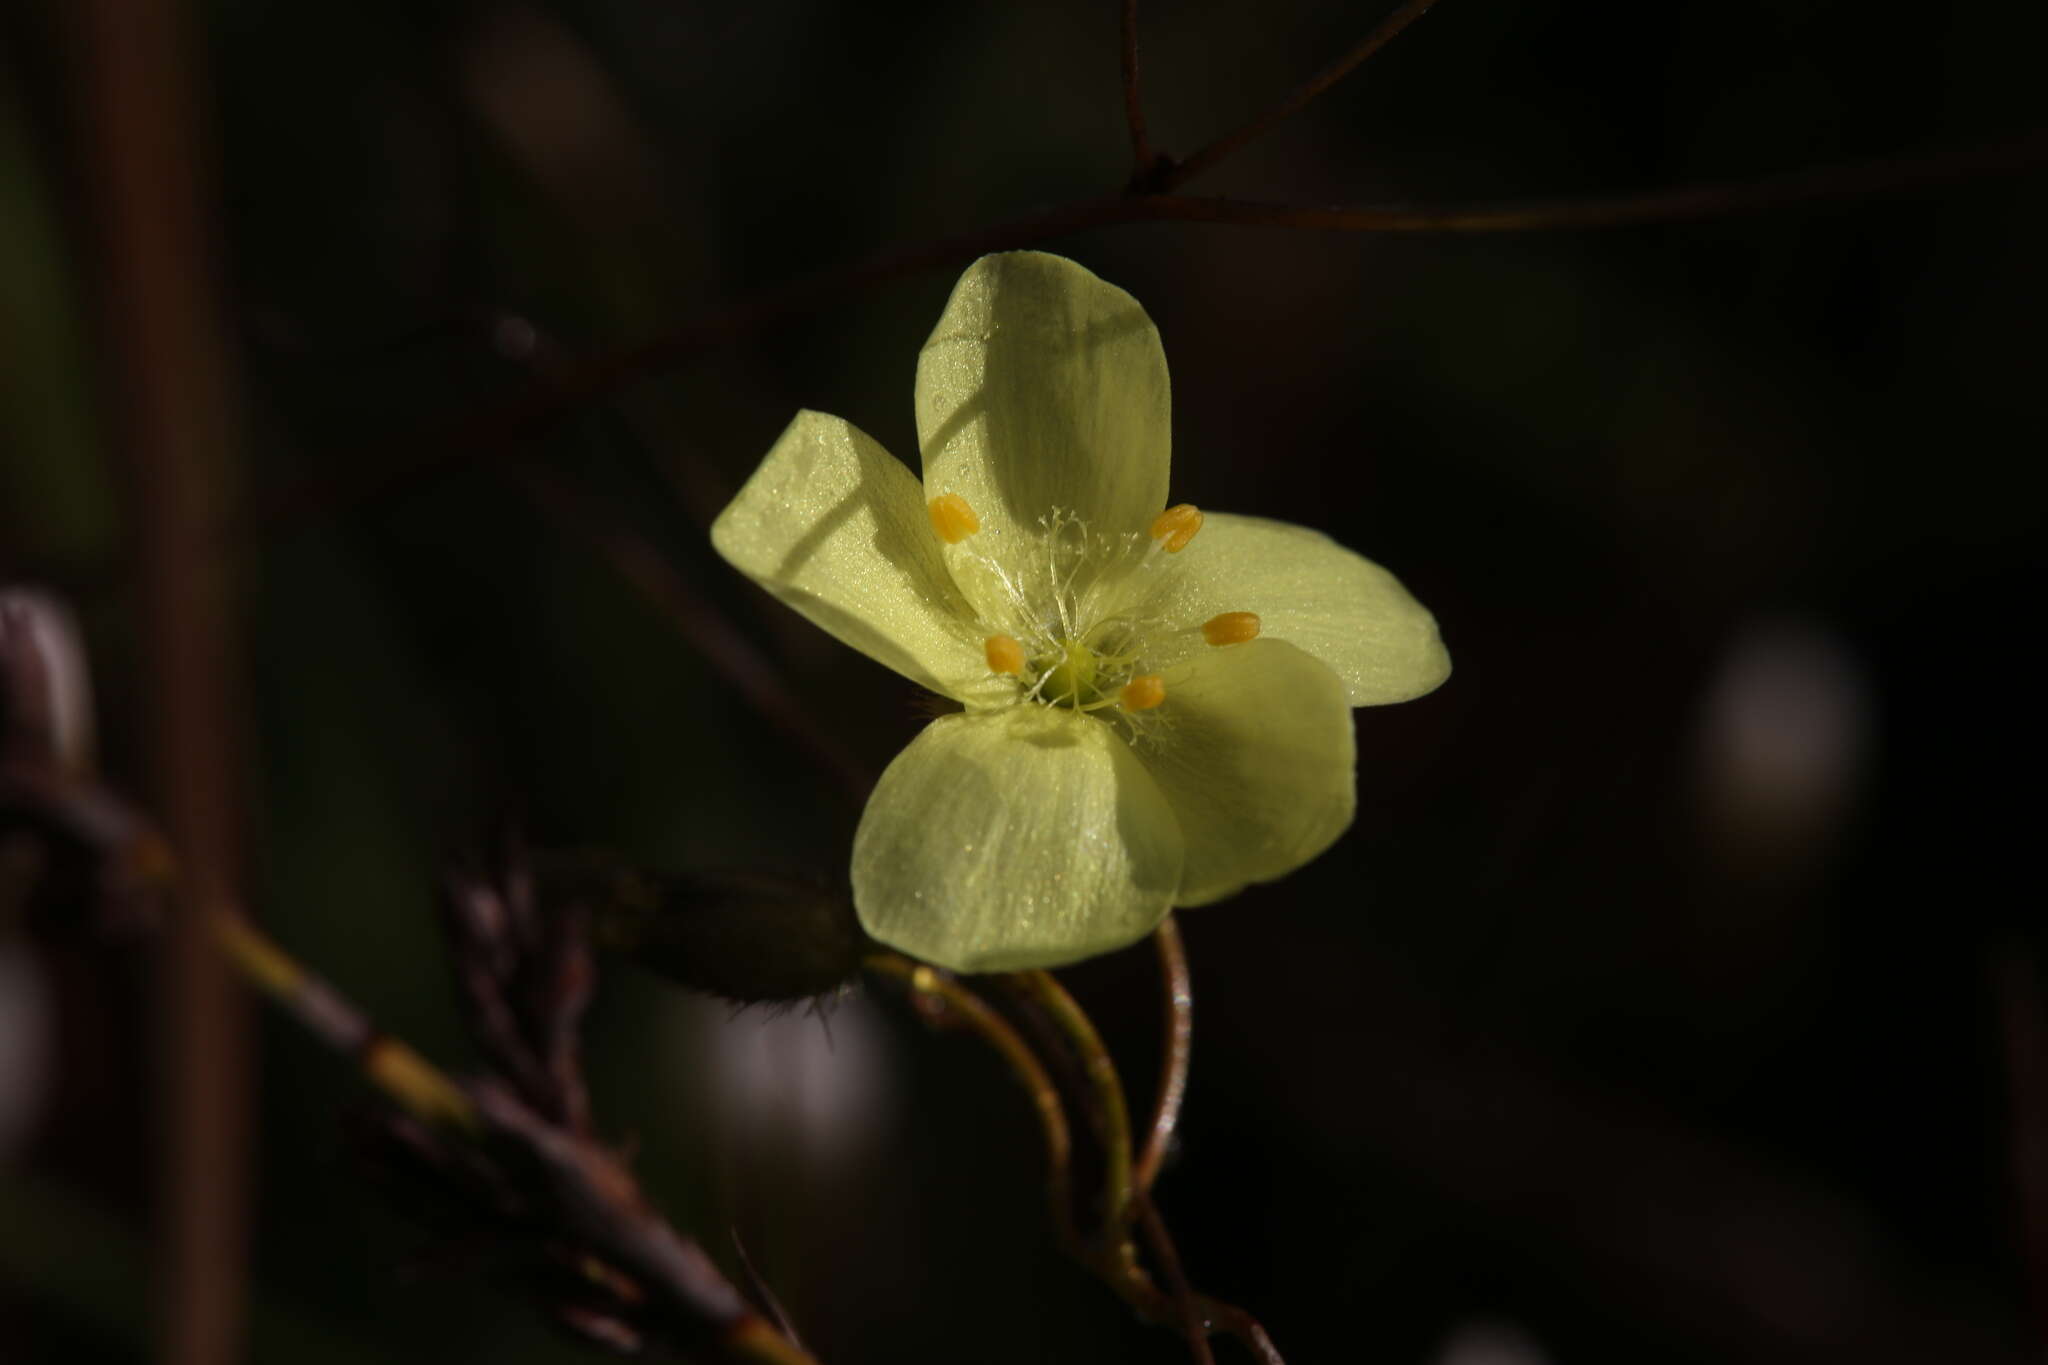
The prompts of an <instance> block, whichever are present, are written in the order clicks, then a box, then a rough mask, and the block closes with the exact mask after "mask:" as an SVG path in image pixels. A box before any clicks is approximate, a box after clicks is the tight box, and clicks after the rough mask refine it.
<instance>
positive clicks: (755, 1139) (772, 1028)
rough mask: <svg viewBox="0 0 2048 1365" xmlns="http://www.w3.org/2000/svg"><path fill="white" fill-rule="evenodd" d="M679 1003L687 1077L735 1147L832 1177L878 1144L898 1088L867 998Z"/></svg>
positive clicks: (688, 998)
mask: <svg viewBox="0 0 2048 1365" xmlns="http://www.w3.org/2000/svg"><path fill="white" fill-rule="evenodd" d="M677 999H678V1004H677V1006H676V1008H677V1009H678V1010H679V1011H680V1012H682V1013H683V1014H684V1015H685V1016H686V1018H685V1019H684V1020H683V1021H682V1022H683V1025H684V1026H683V1027H682V1028H681V1029H679V1030H678V1032H679V1034H680V1035H681V1036H682V1037H683V1038H685V1039H687V1040H688V1042H687V1043H686V1049H687V1051H688V1052H689V1054H690V1056H689V1062H688V1065H689V1066H690V1074H692V1075H694V1076H696V1077H697V1078H698V1080H699V1082H700V1085H701V1086H702V1089H703V1090H704V1091H708V1092H709V1093H708V1094H703V1095H702V1102H703V1103H704V1105H705V1107H706V1108H707V1109H708V1111H709V1113H710V1115H711V1117H712V1121H713V1123H714V1124H715V1125H716V1126H717V1128H718V1129H719V1130H720V1133H721V1135H722V1136H723V1137H724V1138H726V1139H727V1140H728V1141H729V1142H730V1143H732V1144H734V1147H733V1149H734V1150H736V1151H742V1152H744V1151H748V1150H755V1151H763V1152H772V1153H775V1154H776V1155H777V1156H779V1157H784V1158H787V1159H792V1160H795V1161H798V1162H800V1163H801V1164H802V1165H803V1166H804V1167H806V1168H808V1170H809V1172H810V1173H812V1174H815V1175H817V1176H821V1177H824V1178H828V1179H829V1178H830V1177H832V1176H833V1175H836V1174H838V1173H839V1172H840V1171H842V1170H844V1169H848V1168H851V1167H857V1166H858V1165H859V1164H860V1163H861V1162H862V1161H863V1159H864V1158H866V1157H867V1156H869V1155H870V1154H872V1153H873V1152H874V1151H875V1150H876V1149H877V1148H878V1147H879V1146H880V1145H881V1143H882V1141H883V1140H884V1139H885V1137H886V1136H887V1133H888V1129H889V1126H890V1124H891V1122H892V1119H893V1116H894V1114H895V1112H896V1093H897V1088H898V1086H897V1074H896V1065H895V1060H894V1057H893V1055H892V1052H891V1043H890V1041H889V1035H888V1034H887V1032H886V1031H885V1030H884V1029H883V1028H882V1026H881V1021H880V1018H879V1016H878V1015H877V1013H876V1011H875V1006H874V1004H873V1002H871V1001H869V1000H868V999H866V998H865V997H863V996H857V995H856V996H847V997H845V998H844V999H841V1000H837V1001H834V1002H831V1003H829V1004H827V1005H824V1006H822V1007H821V1011H813V1010H811V1009H808V1008H802V1007H800V1008H797V1009H791V1010H784V1011H780V1012H771V1011H768V1010H765V1009H762V1008H760V1007H758V1006H757V1007H754V1008H751V1009H747V1010H743V1011H740V1012H739V1013H737V1014H735V1013H734V1011H733V1007H732V1006H731V1005H729V1004H726V1003H724V1002H721V1001H717V1000H712V999H709V998H707V997H703V996H696V995H679V996H678V997H677Z"/></svg>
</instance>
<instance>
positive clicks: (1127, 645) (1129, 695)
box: [928, 493, 1259, 725]
mask: <svg viewBox="0 0 2048 1365" xmlns="http://www.w3.org/2000/svg"><path fill="white" fill-rule="evenodd" d="M928 510H929V512H930V514H931V523H932V531H933V533H934V534H935V535H937V536H938V538H939V539H940V540H941V541H942V542H943V543H944V544H945V545H946V546H947V547H948V548H949V550H951V551H952V552H953V554H952V556H951V557H950V562H951V563H952V564H953V567H954V572H955V574H956V576H957V575H959V574H961V573H962V572H963V571H964V572H966V573H967V574H968V575H969V576H970V577H969V581H971V582H973V583H975V584H977V585H978V586H979V588H980V591H978V592H975V593H973V594H971V595H972V596H973V597H974V599H975V600H976V602H977V607H978V615H979V616H980V619H981V624H982V627H983V629H988V628H989V627H991V626H994V627H998V628H999V629H998V630H997V631H996V633H994V634H991V635H988V636H987V637H985V638H984V639H983V641H982V652H983V655H984V656H985V657H986V659H987V661H988V667H989V672H990V673H993V674H997V675H1004V676H1008V677H1010V678H1014V679H1015V680H1016V687H1017V692H1016V695H1017V698H1018V699H1019V700H1021V701H1034V702H1037V703H1039V704H1040V705H1042V706H1064V707H1067V708H1069V709H1070V710H1074V711H1101V710H1105V709H1107V708H1110V707H1115V708H1117V711H1116V714H1119V715H1124V716H1130V715H1131V713H1135V712H1140V711H1149V710H1152V709H1153V708H1155V707H1157V706H1160V705H1161V704H1163V703H1164V702H1165V701H1166V683H1165V680H1164V679H1162V678H1161V677H1160V676H1159V674H1157V673H1151V672H1144V671H1141V670H1143V669H1144V666H1145V662H1146V656H1147V655H1148V654H1150V653H1153V652H1154V651H1153V649H1152V648H1151V646H1152V645H1154V644H1156V643H1158V642H1159V641H1160V640H1162V639H1163V638H1164V636H1165V635H1166V634H1168V633H1171V628H1170V627H1169V626H1168V625H1167V623H1166V622H1164V621H1162V620H1160V619H1158V618H1157V617H1156V616H1154V615H1153V614H1152V608H1151V606H1150V605H1149V604H1150V603H1152V602H1153V601H1156V600H1157V598H1156V590H1157V587H1158V583H1157V581H1154V582H1153V583H1152V584H1151V585H1150V586H1149V587H1148V586H1147V584H1146V581H1145V580H1147V579H1148V578H1150V577H1151V575H1153V574H1154V573H1156V572H1160V571H1162V570H1164V569H1165V567H1166V565H1165V563H1164V559H1165V557H1166V556H1170V555H1177V554H1179V553H1180V551H1182V550H1183V549H1185V548H1187V545H1188V543H1189V542H1190V541H1192V540H1193V539H1194V538H1195V534H1196V533H1197V532H1198V531H1200V530H1201V528H1202V514H1201V512H1200V511H1199V510H1198V509H1197V508H1195V507H1194V506H1192V505H1191V504H1188V503H1181V504H1179V505H1178V506H1174V507H1169V508H1167V509H1166V510H1165V511H1164V512H1161V513H1160V514H1159V515H1158V517H1156V518H1155V519H1154V520H1153V522H1152V524H1151V526H1150V527H1148V528H1147V530H1146V533H1145V534H1144V535H1136V534H1132V535H1124V536H1103V535H1098V534H1096V533H1095V532H1093V531H1091V530H1090V529H1089V527H1088V525H1087V523H1085V522H1084V521H1082V520H1081V519H1080V518H1079V517H1076V516H1074V515H1073V514H1072V513H1070V512H1066V511H1062V510H1059V509H1054V511H1053V512H1052V513H1051V514H1050V515H1049V516H1047V517H1045V518H1043V519H1041V520H1040V522H1039V529H1038V532H1037V534H1036V535H1031V536H1027V537H1026V538H1025V539H1024V540H1023V541H1022V542H1021V543H1019V544H1016V545H1013V546H1011V547H1008V548H1009V551H1010V552H1009V553H1008V554H1004V555H1000V556H999V555H997V554H994V553H991V552H990V550H992V549H993V548H994V547H989V548H988V549H984V548H983V547H982V546H981V545H979V544H975V543H973V542H977V541H979V540H980V539H981V538H982V534H983V533H982V530H981V519H980V517H979V516H977V515H976V513H975V511H974V509H973V508H972V507H971V506H970V505H969V504H968V502H967V500H966V499H965V498H963V497H961V496H960V495H959V494H957V493H945V494H941V495H940V496H938V497H936V498H934V499H932V500H931V502H930V504H929V507H928ZM1195 629H1196V627H1193V626H1189V627H1187V628H1186V632H1185V633H1190V634H1191V633H1193V631H1194V630H1195ZM1199 629H1200V631H1201V634H1202V638H1203V639H1204V640H1205V641H1206V642H1207V643H1208V644H1210V645H1212V646H1225V645H1233V644H1242V643H1243V642H1245V641H1247V640H1250V639H1253V638H1254V637H1256V636H1257V635H1258V633H1259V618H1258V617H1257V616H1256V615H1254V614H1253V613H1251V612H1248V611H1236V612H1224V613H1223V614H1222V615H1219V616H1216V617H1213V618H1211V619H1210V620H1209V621H1207V622H1205V623H1204V624H1203V625H1202V626H1200V627H1199ZM1132 723H1133V724H1134V725H1135V724H1136V721H1135V719H1134V720H1133V721H1132Z"/></svg>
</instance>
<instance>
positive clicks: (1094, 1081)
mask: <svg viewBox="0 0 2048 1365" xmlns="http://www.w3.org/2000/svg"><path fill="white" fill-rule="evenodd" d="M1003 980H1004V981H1005V982H1007V983H1009V984H1010V986H1012V987H1013V988H1014V989H1015V990H1016V991H1017V992H1018V993H1019V994H1021V995H1023V996H1024V997H1025V998H1026V999H1028V1000H1030V1001H1032V1002H1033V1003H1034V1004H1036V1005H1037V1006H1038V1007H1039V1008H1040V1009H1042V1010H1044V1011H1045V1013H1046V1017H1047V1018H1049V1019H1050V1020H1051V1021H1052V1023H1053V1025H1054V1026H1055V1027H1056V1028H1058V1029H1059V1031H1060V1032H1061V1033H1063V1034H1064V1035H1066V1039H1067V1042H1068V1043H1069V1044H1070V1045H1071V1046H1072V1047H1073V1049H1074V1053H1075V1055H1076V1056H1077V1057H1079V1058H1080V1060H1081V1065H1082V1067H1083V1068H1084V1069H1085V1071H1086V1073H1087V1077H1088V1084H1089V1087H1090V1088H1091V1089H1092V1090H1093V1092H1094V1098H1095V1103H1094V1104H1093V1105H1092V1106H1091V1107H1090V1108H1091V1117H1092V1119H1093V1121H1094V1124H1095V1129H1096V1136H1097V1138H1099V1139H1100V1140H1101V1142H1102V1164H1103V1174H1102V1224H1103V1234H1104V1237H1105V1239H1107V1240H1118V1239H1121V1237H1122V1231H1123V1229H1124V1228H1125V1227H1126V1226H1128V1224H1129V1221H1130V1216H1131V1115H1130V1107H1129V1105H1128V1104H1127V1103H1126V1101H1125V1099H1124V1084H1123V1080H1122V1079H1121V1078H1120V1077H1119V1076H1118V1075H1117V1074H1116V1063H1115V1062H1114V1061H1112V1060H1111V1059H1110V1055H1109V1049H1108V1048H1107V1047H1105V1046H1104V1045H1103V1042H1102V1035H1101V1034H1100V1033H1099V1032H1097V1031H1096V1028H1095V1021H1094V1020H1092V1019H1090V1018H1089V1017H1088V1012H1087V1011H1086V1010H1084V1009H1082V1008H1081V1003H1080V1002H1079V1001H1078V1000H1076V999H1074V997H1073V996H1072V995H1070V994H1069V993H1068V992H1067V988H1066V987H1065V986H1062V985H1061V984H1060V983H1059V980H1058V979H1057V978H1056V977H1054V976H1053V974H1052V973H1051V972H1047V971H1043V970H1033V971H1028V972H1011V973H1008V974H1007V975H1005V976H1004V977H1003Z"/></svg>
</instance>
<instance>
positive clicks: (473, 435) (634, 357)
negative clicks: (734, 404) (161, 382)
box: [240, 131, 2048, 534]
mask: <svg viewBox="0 0 2048 1365" xmlns="http://www.w3.org/2000/svg"><path fill="white" fill-rule="evenodd" d="M2043 165H2048V131H2044V132H2039V133H2033V134H2029V135H2027V136H2024V137H2021V138H2018V139H2014V140H2011V141H2008V142H2003V143H1999V144H1995V145H1993V146H1989V147H1982V148H1973V149H1969V150H1965V151H1962V152H1955V153H1945V154H1937V155H1932V156H1927V157H1916V158H1907V159H1895V160H1887V161H1868V162H1858V163H1853V164H1850V165H1845V166H1837V167H1827V168H1823V169H1820V170H1815V171H1809V172H1804V173H1800V174H1794V175H1786V176H1777V177H1773V178H1770V179H1767V180H1760V181H1745V182H1727V183H1721V184H1714V185H1704V186H1693V187H1687V188H1680V189H1674V190H1660V191H1652V192H1649V193H1646V194H1637V195H1621V196H1605V197H1601V198H1596V199H1586V200H1550V201H1534V202H1530V203H1523V204H1504V205H1492V206H1478V207H1450V208H1428V207H1406V206H1404V207H1398V208H1392V207H1389V208H1324V207H1315V206H1297V205H1287V204H1263V203H1250V202H1246V201H1242V200H1231V199H1206V198H1194V197H1188V196H1181V195H1172V194H1149V195H1128V194H1113V195H1105V196H1102V197H1100V198H1093V199H1080V200H1076V201H1074V202H1072V203H1069V204H1063V205H1060V206H1059V207H1056V208H1053V209H1048V210H1046V211H1044V212H1040V213H1034V214H1029V215H1026V216H1024V217H1021V218H1014V219H1010V220H1008V221H1006V222H1002V223H997V224H994V225H991V226H988V227H984V228H979V229H976V230H974V231H972V232H965V233H960V234H957V235H954V236H949V237H943V238H939V239H937V240H935V241H931V242H925V243H919V244H915V245H911V246H903V247H896V248H892V249H890V250H888V251H885V252H882V253H880V254H878V255H875V256H871V257H868V258H867V259H865V260H862V261H857V262H854V263H852V264H849V265H845V266H841V267H836V268H833V269H828V270H822V271H818V272H816V273H814V274H810V275H806V276H803V277H801V278H798V279H796V280H792V281H789V282H788V283H785V284H781V285H777V286H774V287H772V288H770V289H767V290H764V291H763V292H761V293H758V294H755V295H752V296H750V297H748V298H744V299H741V300H739V301H738V302H736V303H733V304H731V305H728V306H726V307H723V308H719V309H714V310H713V311H711V312H709V313H706V314H704V315H702V316H701V317H699V318H697V319H695V320H693V321H691V322H689V323H686V324H685V325H684V326H682V327H680V328H678V329H676V330H675V331H673V332H669V333H667V334H665V335H663V336H659V337H656V338H653V339H651V340H649V341H646V342H642V343H640V344H638V345H635V346H631V347H628V348H625V349H623V350H620V351H616V352H613V353H611V354H610V355H607V356H601V357H597V358H594V359H591V360H587V361H584V362H582V363H580V364H578V365H574V366H571V367H569V368H567V369H566V370H565V371H564V372H563V373H562V374H561V375H559V376H558V377H554V378H551V379H548V380H545V381H542V382H538V383H536V384H534V385H533V387H531V388H529V389H527V390H526V391H525V392H523V393H521V394H520V395H519V396H518V397H517V398H514V399H512V400H510V401H508V402H506V403H504V404H501V405H499V406H496V407H493V408H491V409H488V410H486V411H484V412H481V413H475V414H472V415H468V416H465V417H461V418H456V419H453V420H450V421H447V422H443V423H441V424H439V425H436V426H434V427H432V428H430V429H428V430H426V431H425V432H423V433H422V434H421V435H419V436H417V437H415V438H414V439H411V440H401V441H397V442H392V441H379V442H378V443H376V444H375V445H371V446H366V447H363V448H361V449H359V450H356V451H354V452H352V453H351V454H349V455H347V456H345V457H337V458H336V459H335V460H334V461H333V462H332V463H331V465H330V467H329V468H328V469H327V470H325V471H323V472H321V473H317V474H313V475H309V476H307V477H306V478H304V479H302V480H300V481H298V482H296V483H294V484H291V485H288V486H286V487H285V488H284V489H282V490H281V491H279V492H277V493H275V494H273V495H271V496H269V497H267V498H264V499H262V500H261V501H260V502H259V503H258V505H257V507H256V509H255V513H254V516H253V518H252V519H250V520H249V521H247V522H245V523H244V524H243V525H242V527H241V528H240V530H241V532H242V533H243V534H249V533H253V532H259V531H260V532H265V533H270V534H278V533H282V532H284V531H287V530H290V529H291V528H293V527H295V526H298V525H300V524H302V523H304V522H306V521H309V520H313V519H316V518H318V517H320V516H324V515H327V514H330V513H332V512H333V511H335V510H336V509H338V508H342V507H348V506H353V505H355V504H357V503H359V502H363V501H368V500H370V499H373V498H376V497H380V496H384V495H387V494H390V493H392V492H395V491H397V490H399V489H401V488H404V487H406V486H409V485H411V484H413V483H415V482H417V481H419V480H421V479H424V478H426V477H428V476H430V475H432V474H435V473H438V472H440V471H443V470H447V469H451V468H454V467H457V466H459V465H463V464H466V463H468V462H470V461H473V460H477V459H480V458H486V457H496V458H502V457H504V456H506V455H509V454H514V453H517V452H519V451H521V450H523V449H524V443H525V442H527V441H530V440H532V439H533V438H535V437H537V436H538V435H540V434H542V433H543V432H545V431H546V430H547V429H548V428H549V427H550V426H552V425H553V424H555V423H557V422H559V421H561V420H563V419H564V418H565V417H567V416H568V415H569V414H570V413H572V412H574V411H576V410H577V409H578V408H581V407H582V406H584V405H585V404H588V403H592V402H595V401H597V400H599V399H601V398H604V397H606V396H607V395H609V394H611V393H613V392H615V391H617V390H619V389H622V388H624V387H626V386H628V385H630V384H632V383H634V382H637V381H638V380H641V379H644V378H646V377H647V376H649V375H652V374H655V373H658V372H660V371H662V370H664V369H667V368H669V367H672V366H675V365H678V364H680V363H682V362H683V361H686V360H689V359H691V358H693V357H695V356H697V355H701V354H703V353H705V352H707V351H710V350H712V349H714V348H716V347H718V346H722V345H726V344H728V343H731V342H733V341H737V340H739V339H741V338H743V337H747V336H751V335H753V334H755V333H758V332H762V331H765V330H767V329H769V328H770V327H772V326H774V325H775V324H777V323H780V322H782V321H784V320H786V319H788V318H790V317H793V316H796V315H798V314H800V313H803V312H807V311H810V310H812V309H815V308H818V307H821V306H823V305H825V304H827V303H830V302H833V301H835V300H838V299H842V298H846V297H849V296H852V295H854V294H856V293H858V292H859V291H860V290H862V289H864V288H867V287H869V286H871V285H876V284H881V283H885V282H887V281H889V280H893V279H898V278H901V277H903V276H906V275H913V274H917V273H920V272H922V271H925V270H931V269H936V268H938V267H940V266H944V265H949V264H954V263H957V262H962V261H967V260H971V259H972V258H974V257H976V256H979V255H982V254H984V253H986V252H990V251H1001V250H1014V249H1017V248H1020V247H1028V246H1036V245H1039V244H1040V243H1044V242H1049V241H1053V240H1055V239H1057V238H1060V237H1065V236H1068V235H1071V234H1073V233H1076V232H1082V231H1087V230H1092V229H1096V228H1104V227H1115V226H1120V225H1123V224H1127V223H1141V222H1183V223H1215V224H1226V225H1237V226H1248V227H1270V228H1302V229H1309V230H1313V231H1325V232H1386V233H1392V232H1404V233H1423V232H1434V233H1473V232H1532V231H1545V230H1553V229H1559V228H1601V227H1622V226H1632V225H1639V224H1645V223H1658V222H1681V221H1686V220H1690V219H1699V218H1706V217H1712V216H1716V215H1721V214H1733V213H1745V212H1753V211H1756V210H1760V209H1768V208H1777V207H1782V206H1785V205H1789V204H1797V203H1821V202H1825V201H1828V200H1855V199H1860V198H1866V197H1870V196H1874V195H1884V194H1902V193H1909V192H1912V191H1915V190H1921V189H1928V188H1932V187H1935V186H1939V185H1944V184H1950V183H1954V182H1958V181H1964V180H1970V179H1976V178H1980V177H1986V176H1994V175H2011V174H2017V173H2022V172H2026V171H2031V170H2037V169H2039V168H2041V167H2042V166H2043Z"/></svg>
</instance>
